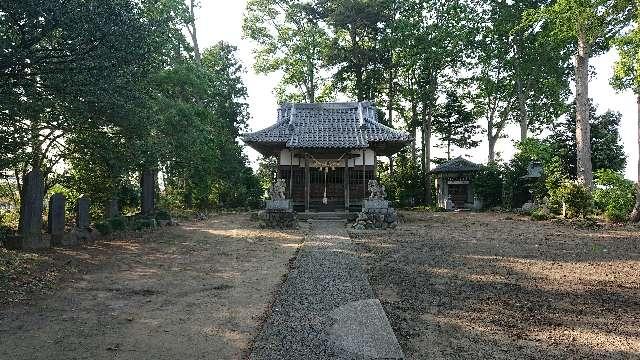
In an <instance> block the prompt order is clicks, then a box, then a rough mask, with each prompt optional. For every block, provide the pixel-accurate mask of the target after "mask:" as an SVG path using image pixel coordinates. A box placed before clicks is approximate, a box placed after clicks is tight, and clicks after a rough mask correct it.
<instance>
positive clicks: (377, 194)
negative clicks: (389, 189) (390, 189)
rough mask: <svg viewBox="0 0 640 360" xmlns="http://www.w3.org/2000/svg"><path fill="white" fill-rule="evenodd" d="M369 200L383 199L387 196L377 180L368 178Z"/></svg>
mask: <svg viewBox="0 0 640 360" xmlns="http://www.w3.org/2000/svg"><path fill="white" fill-rule="evenodd" d="M369 192H370V193H371V195H369V200H384V199H385V198H386V197H387V193H386V192H385V189H384V185H381V184H379V183H378V181H377V180H369Z"/></svg>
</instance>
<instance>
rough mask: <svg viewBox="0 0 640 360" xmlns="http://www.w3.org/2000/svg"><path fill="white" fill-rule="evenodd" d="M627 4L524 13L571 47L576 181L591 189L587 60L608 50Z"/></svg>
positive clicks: (597, 1)
mask: <svg viewBox="0 0 640 360" xmlns="http://www.w3.org/2000/svg"><path fill="white" fill-rule="evenodd" d="M629 5H630V0H557V1H554V2H553V3H551V4H550V5H548V6H544V7H542V8H541V9H539V10H536V11H531V12H529V13H528V15H529V18H530V20H529V21H530V22H532V23H534V24H535V26H539V25H540V22H542V23H546V24H548V25H550V27H551V29H552V33H553V36H554V37H556V38H557V39H560V40H568V41H569V40H570V41H572V42H573V43H574V46H575V47H574V52H575V63H574V67H575V95H576V146H577V162H576V164H577V170H578V181H580V182H581V183H583V184H584V185H585V186H587V187H589V188H591V187H592V186H593V169H592V164H591V161H590V160H591V147H590V144H591V142H590V139H591V136H590V133H589V59H590V58H591V57H592V56H594V55H597V54H599V53H601V52H603V51H604V50H606V49H607V48H608V46H609V41H610V40H611V39H612V38H613V37H615V36H616V35H617V34H618V33H619V31H620V30H621V29H622V28H623V27H624V26H626V25H627V24H628V20H629V17H630V16H631V12H632V7H631V6H629Z"/></svg>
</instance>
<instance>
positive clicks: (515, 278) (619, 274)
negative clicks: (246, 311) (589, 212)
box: [351, 213, 640, 359]
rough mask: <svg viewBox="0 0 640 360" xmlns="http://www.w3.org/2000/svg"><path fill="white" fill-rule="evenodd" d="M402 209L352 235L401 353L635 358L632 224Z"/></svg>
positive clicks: (636, 278)
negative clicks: (383, 226) (396, 217)
mask: <svg viewBox="0 0 640 360" xmlns="http://www.w3.org/2000/svg"><path fill="white" fill-rule="evenodd" d="M405 216H406V217H407V220H408V221H407V223H405V224H402V225H401V226H400V227H399V229H398V230H397V231H394V232H377V233H376V232H352V233H351V236H352V238H354V241H355V242H356V243H357V244H358V248H359V253H360V254H361V256H362V258H363V261H364V263H365V267H366V268H367V271H368V273H369V277H370V282H371V284H372V286H373V289H374V292H376V295H377V296H378V298H379V299H380V301H381V302H382V304H383V306H384V308H385V311H386V312H387V315H388V316H389V318H390V321H391V324H392V326H393V329H394V331H395V333H396V335H397V337H398V340H399V341H400V343H401V345H402V347H403V350H404V351H405V354H406V355H407V357H408V358H409V359H640V228H638V227H636V228H619V229H614V228H609V229H601V230H576V229H573V228H570V227H568V226H567V225H562V224H558V225H556V224H553V223H550V222H544V223H541V222H532V221H529V220H527V219H524V218H518V217H512V216H509V215H504V214H502V215H501V214H475V213H446V214H443V213H436V214H428V213H406V214H405Z"/></svg>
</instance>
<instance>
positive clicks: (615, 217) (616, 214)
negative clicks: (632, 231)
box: [604, 209, 629, 222]
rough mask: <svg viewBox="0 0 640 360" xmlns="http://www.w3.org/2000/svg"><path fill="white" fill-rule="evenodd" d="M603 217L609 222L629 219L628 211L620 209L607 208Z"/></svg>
mask: <svg viewBox="0 0 640 360" xmlns="http://www.w3.org/2000/svg"><path fill="white" fill-rule="evenodd" d="M604 217H605V219H607V221H609V222H624V221H627V220H629V213H628V212H626V211H620V209H607V210H605V212H604Z"/></svg>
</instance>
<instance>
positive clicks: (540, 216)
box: [531, 209, 551, 221]
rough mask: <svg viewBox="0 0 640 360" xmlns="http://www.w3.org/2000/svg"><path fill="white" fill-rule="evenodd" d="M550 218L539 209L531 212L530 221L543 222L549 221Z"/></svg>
mask: <svg viewBox="0 0 640 360" xmlns="http://www.w3.org/2000/svg"><path fill="white" fill-rule="evenodd" d="M550 218H551V216H550V214H548V213H546V212H544V211H543V210H541V209H536V210H534V211H533V212H531V220H534V221H545V220H549V219H550Z"/></svg>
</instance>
